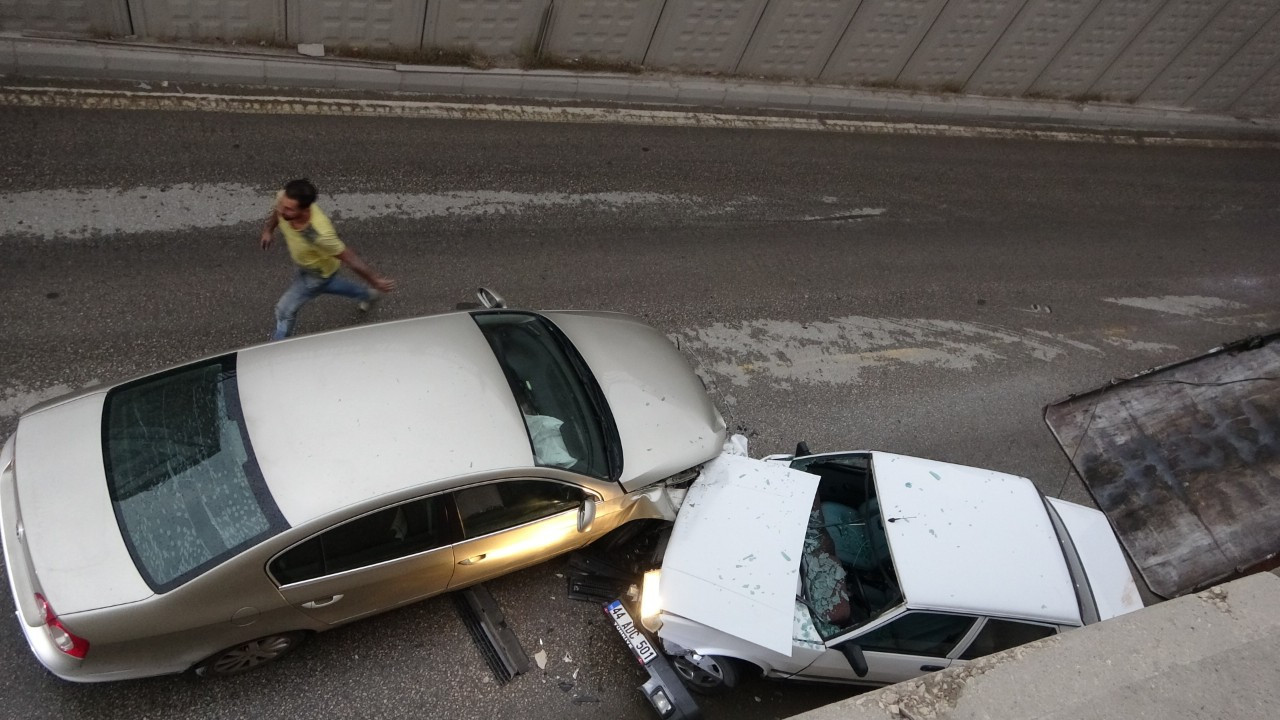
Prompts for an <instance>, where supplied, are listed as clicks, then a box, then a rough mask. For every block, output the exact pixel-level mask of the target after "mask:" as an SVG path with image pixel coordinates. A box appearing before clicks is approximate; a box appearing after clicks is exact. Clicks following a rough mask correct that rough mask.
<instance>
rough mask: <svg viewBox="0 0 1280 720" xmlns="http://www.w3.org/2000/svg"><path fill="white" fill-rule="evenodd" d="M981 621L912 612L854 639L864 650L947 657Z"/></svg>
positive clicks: (940, 614)
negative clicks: (975, 624) (974, 625)
mask: <svg viewBox="0 0 1280 720" xmlns="http://www.w3.org/2000/svg"><path fill="white" fill-rule="evenodd" d="M976 619H977V618H972V617H968V616H965V615H945V614H943V613H928V612H911V613H907V614H906V615H903V616H902V617H900V618H898V619H897V620H894V621H893V622H891V623H889V624H888V625H883V626H881V627H878V628H876V629H875V630H872V631H871V632H869V633H867V634H866V635H861V636H859V637H857V638H856V639H854V642H856V643H857V644H858V645H859V646H860V647H861V648H862V649H863V650H874V651H876V652H886V653H903V654H906V655H926V656H928V657H946V655H947V653H949V652H951V651H952V650H954V649H955V647H956V643H958V642H960V640H962V639H963V638H964V636H965V633H967V632H969V628H971V627H973V623H974V621H975V620H976Z"/></svg>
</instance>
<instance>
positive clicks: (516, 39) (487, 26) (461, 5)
mask: <svg viewBox="0 0 1280 720" xmlns="http://www.w3.org/2000/svg"><path fill="white" fill-rule="evenodd" d="M550 3H551V0H431V2H428V3H427V23H426V30H425V32H424V34H423V40H422V43H423V45H425V46H428V47H443V48H469V49H472V50H477V51H479V52H482V53H486V54H489V55H518V54H520V53H526V52H533V51H534V50H535V49H536V47H537V44H538V31H539V30H540V29H541V28H542V22H543V19H544V18H545V16H546V12H547V6H548V5H550Z"/></svg>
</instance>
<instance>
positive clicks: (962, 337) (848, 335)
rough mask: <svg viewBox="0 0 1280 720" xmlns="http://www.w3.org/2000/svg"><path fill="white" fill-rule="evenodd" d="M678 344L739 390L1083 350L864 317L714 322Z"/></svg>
mask: <svg viewBox="0 0 1280 720" xmlns="http://www.w3.org/2000/svg"><path fill="white" fill-rule="evenodd" d="M674 339H676V340H677V341H678V343H679V344H680V346H681V347H684V348H686V349H688V350H689V351H690V352H692V353H693V354H694V355H695V356H697V357H698V359H699V360H700V361H701V362H702V364H703V367H704V369H705V370H707V371H709V372H711V373H714V374H715V375H717V376H720V377H724V378H728V379H729V380H730V381H731V382H733V384H735V385H747V384H748V383H749V382H750V381H751V379H752V378H753V377H767V378H768V379H770V380H774V381H782V382H805V383H820V384H832V385H841V384H846V383H852V382H855V381H857V380H858V378H859V376H860V375H861V373H862V371H863V370H865V369H868V368H873V367H882V366H886V365H892V364H896V363H902V364H907V365H926V366H933V367H941V368H948V369H953V370H968V369H972V368H974V367H976V366H978V365H979V364H981V363H986V362H997V361H1001V360H1008V359H1014V358H1018V357H1029V358H1032V359H1035V360H1040V361H1045V362H1047V361H1051V360H1053V359H1055V358H1057V357H1058V356H1059V355H1061V354H1063V353H1064V352H1067V347H1075V346H1077V343H1075V342H1074V341H1071V342H1068V341H1062V340H1057V339H1053V338H1046V337H1044V336H1043V335H1040V334H1037V333H1033V332H1023V331H1018V330H1012V329H1009V328H1001V327H997V326H993V325H984V324H979V323H968V322H959V321H953V320H928V319H911V318H870V317H859V316H852V317H845V318H836V319H833V320H830V321H827V322H813V323H797V322H791V321H784V320H754V321H750V322H745V323H741V324H737V325H730V324H725V323H716V324H714V325H710V326H707V327H704V328H698V329H693V330H687V331H685V332H683V333H678V334H676V335H675V336H674ZM1064 346H1067V347H1064Z"/></svg>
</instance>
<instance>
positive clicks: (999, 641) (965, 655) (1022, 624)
mask: <svg viewBox="0 0 1280 720" xmlns="http://www.w3.org/2000/svg"><path fill="white" fill-rule="evenodd" d="M1057 632H1058V627H1057V626H1056V625H1049V624H1047V623H1035V622H1027V621H1023V620H1005V619H1002V618H986V619H985V620H984V621H983V623H982V625H981V627H979V628H978V632H976V633H975V634H974V636H973V639H972V640H970V641H969V642H968V644H967V645H966V646H965V647H964V649H963V650H961V652H960V653H959V655H958V656H957V660H956V662H957V663H960V664H963V663H964V661H967V660H976V659H977V658H980V657H984V656H986V655H993V654H995V653H998V652H1002V651H1004V650H1008V649H1009V648H1014V647H1017V646H1019V645H1026V644H1027V643H1029V642H1035V641H1036V640H1041V639H1043V638H1047V637H1049V636H1050V635H1055V634H1057Z"/></svg>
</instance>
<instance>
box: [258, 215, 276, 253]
mask: <svg viewBox="0 0 1280 720" xmlns="http://www.w3.org/2000/svg"><path fill="white" fill-rule="evenodd" d="M279 225H280V216H279V215H277V214H276V211H275V208H272V209H271V214H270V215H268V216H267V221H266V222H265V223H263V224H262V237H260V238H258V244H259V245H261V246H262V249H263V250H266V249H267V248H269V247H271V241H272V240H273V239H274V238H275V232H276V227H277V226H279Z"/></svg>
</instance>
